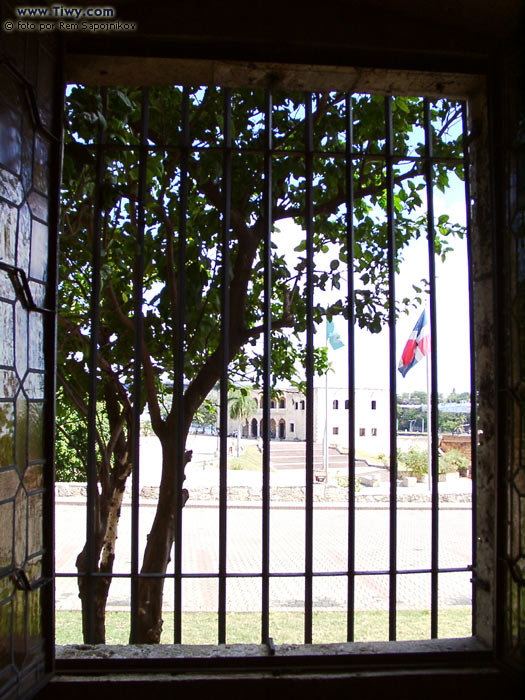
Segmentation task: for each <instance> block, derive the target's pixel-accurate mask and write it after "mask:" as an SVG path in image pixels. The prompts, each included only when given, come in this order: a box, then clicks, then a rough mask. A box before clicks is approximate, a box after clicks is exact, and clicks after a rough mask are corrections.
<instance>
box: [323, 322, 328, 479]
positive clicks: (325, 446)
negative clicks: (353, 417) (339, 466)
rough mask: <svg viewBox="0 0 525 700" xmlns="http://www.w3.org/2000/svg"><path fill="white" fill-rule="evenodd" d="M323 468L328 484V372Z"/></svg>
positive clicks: (325, 392) (325, 393)
mask: <svg viewBox="0 0 525 700" xmlns="http://www.w3.org/2000/svg"><path fill="white" fill-rule="evenodd" d="M326 352H327V354H328V319H326ZM323 466H324V473H325V483H328V371H327V372H325V387H324V444H323Z"/></svg>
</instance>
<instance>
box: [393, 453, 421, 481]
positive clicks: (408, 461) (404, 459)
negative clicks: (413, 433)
mask: <svg viewBox="0 0 525 700" xmlns="http://www.w3.org/2000/svg"><path fill="white" fill-rule="evenodd" d="M397 464H398V469H399V471H407V472H410V473H411V474H412V475H413V476H418V477H421V476H423V475H424V474H428V452H427V451H426V450H419V449H417V447H410V448H409V449H408V450H407V451H406V452H404V451H402V450H398V451H397Z"/></svg>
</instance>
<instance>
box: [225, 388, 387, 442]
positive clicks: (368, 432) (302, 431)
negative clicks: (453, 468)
mask: <svg viewBox="0 0 525 700" xmlns="http://www.w3.org/2000/svg"><path fill="white" fill-rule="evenodd" d="M325 392H326V390H325V389H324V387H316V388H314V394H313V400H314V442H316V443H322V442H323V440H324V430H325V416H326V406H328V424H327V428H328V444H329V445H338V446H340V447H348V419H349V415H348V411H349V410H350V406H351V401H350V399H349V397H348V389H347V388H343V387H342V388H332V387H329V388H328V397H327V398H328V402H327V401H326V393H325ZM252 395H253V398H254V399H255V401H256V404H257V408H256V409H255V410H253V411H252V412H251V413H250V415H249V416H247V417H246V418H245V419H244V421H243V426H242V436H243V437H245V438H249V437H250V438H258V437H262V421H263V406H262V392H261V390H258V389H254V390H253V393H252ZM388 397H389V394H388V392H387V391H386V390H384V389H367V388H362V389H356V391H355V403H354V405H355V438H356V446H357V447H359V448H360V449H363V450H369V451H372V452H376V453H378V452H385V453H386V452H388V450H389V441H390V432H389V429H390V428H389V416H390V413H389V398H388ZM238 425H239V422H238V420H237V419H232V418H229V421H228V433H233V432H235V431H236V430H238ZM270 438H271V439H272V440H288V441H293V440H300V441H304V440H306V397H305V396H304V394H302V393H301V392H300V391H299V390H297V389H293V388H289V389H283V390H282V391H281V393H280V394H279V397H278V398H275V399H272V404H271V407H270Z"/></svg>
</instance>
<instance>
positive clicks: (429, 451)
mask: <svg viewBox="0 0 525 700" xmlns="http://www.w3.org/2000/svg"><path fill="white" fill-rule="evenodd" d="M425 359H426V361H427V464H428V467H427V469H428V474H427V477H428V490H429V491H431V490H432V477H431V471H432V436H431V434H430V372H429V363H428V353H427V355H426V358H425Z"/></svg>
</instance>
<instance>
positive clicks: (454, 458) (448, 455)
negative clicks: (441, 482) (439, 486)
mask: <svg viewBox="0 0 525 700" xmlns="http://www.w3.org/2000/svg"><path fill="white" fill-rule="evenodd" d="M469 466H470V462H469V460H468V459H467V458H466V457H465V456H464V455H462V454H461V452H460V451H459V450H449V451H448V452H445V453H444V454H443V455H440V457H439V471H440V472H441V473H442V474H446V473H447V472H457V471H459V470H460V469H468V468H469Z"/></svg>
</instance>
